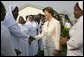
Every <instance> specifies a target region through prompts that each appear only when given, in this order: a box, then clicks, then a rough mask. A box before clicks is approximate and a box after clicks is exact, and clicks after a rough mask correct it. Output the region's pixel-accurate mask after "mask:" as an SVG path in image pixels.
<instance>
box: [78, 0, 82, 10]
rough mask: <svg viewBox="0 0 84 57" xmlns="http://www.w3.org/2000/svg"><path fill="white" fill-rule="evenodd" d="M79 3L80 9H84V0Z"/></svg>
mask: <svg viewBox="0 0 84 57" xmlns="http://www.w3.org/2000/svg"><path fill="white" fill-rule="evenodd" d="M78 5H79V7H80V9H81V10H83V1H79V2H78Z"/></svg>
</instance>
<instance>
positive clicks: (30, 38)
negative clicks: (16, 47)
mask: <svg viewBox="0 0 84 57" xmlns="http://www.w3.org/2000/svg"><path fill="white" fill-rule="evenodd" d="M33 40H36V39H35V37H33V36H30V37H29V43H30V44H31V42H32V41H33Z"/></svg>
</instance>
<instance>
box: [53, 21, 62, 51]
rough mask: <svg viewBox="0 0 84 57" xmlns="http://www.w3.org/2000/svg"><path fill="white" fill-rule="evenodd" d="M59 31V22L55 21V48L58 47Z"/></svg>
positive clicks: (57, 48)
mask: <svg viewBox="0 0 84 57" xmlns="http://www.w3.org/2000/svg"><path fill="white" fill-rule="evenodd" d="M60 32H61V27H60V23H59V22H57V23H56V24H55V40H54V41H55V49H56V50H59V49H60Z"/></svg>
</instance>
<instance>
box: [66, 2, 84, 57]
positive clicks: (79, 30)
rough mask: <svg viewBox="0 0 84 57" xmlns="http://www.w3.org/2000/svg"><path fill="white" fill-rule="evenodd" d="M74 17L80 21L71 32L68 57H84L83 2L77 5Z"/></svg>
mask: <svg viewBox="0 0 84 57" xmlns="http://www.w3.org/2000/svg"><path fill="white" fill-rule="evenodd" d="M74 16H75V18H76V19H78V21H77V22H76V24H75V25H74V26H73V27H72V28H71V29H70V31H69V35H70V40H69V41H68V42H67V56H83V1H81V2H78V3H76V5H75V7H74Z"/></svg>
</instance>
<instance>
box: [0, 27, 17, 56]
mask: <svg viewBox="0 0 84 57" xmlns="http://www.w3.org/2000/svg"><path fill="white" fill-rule="evenodd" d="M1 54H2V55H3V56H16V52H15V49H14V46H13V43H12V41H11V36H10V32H9V30H8V29H7V28H6V27H5V26H3V25H1Z"/></svg>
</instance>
